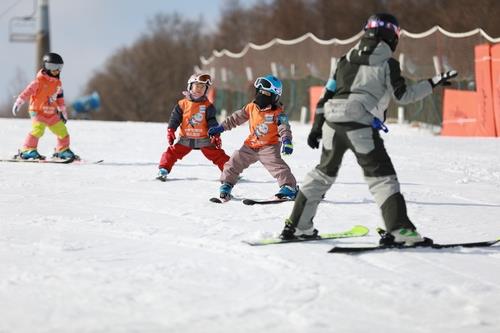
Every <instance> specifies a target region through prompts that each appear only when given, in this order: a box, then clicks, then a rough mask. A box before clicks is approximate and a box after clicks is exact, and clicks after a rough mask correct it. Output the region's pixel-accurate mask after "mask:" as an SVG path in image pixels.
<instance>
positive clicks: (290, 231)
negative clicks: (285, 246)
mask: <svg viewBox="0 0 500 333" xmlns="http://www.w3.org/2000/svg"><path fill="white" fill-rule="evenodd" d="M280 238H281V239H283V240H292V239H311V238H312V239H314V238H319V236H318V230H317V229H315V228H314V227H311V228H309V229H307V230H300V229H296V228H295V227H294V226H292V221H290V220H289V219H286V221H285V228H283V231H282V232H281V234H280Z"/></svg>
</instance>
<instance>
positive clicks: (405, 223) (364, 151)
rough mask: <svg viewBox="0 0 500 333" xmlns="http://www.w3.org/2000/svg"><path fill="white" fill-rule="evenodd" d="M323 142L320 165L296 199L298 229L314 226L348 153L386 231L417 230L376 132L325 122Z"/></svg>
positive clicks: (293, 215) (294, 221)
mask: <svg viewBox="0 0 500 333" xmlns="http://www.w3.org/2000/svg"><path fill="white" fill-rule="evenodd" d="M322 140H323V148H322V154H321V160H320V163H319V164H318V165H317V166H316V168H315V169H313V170H312V171H310V172H309V173H308V174H307V175H306V178H305V180H304V182H303V184H302V186H301V188H300V190H299V193H298V194H297V198H296V199H295V203H294V206H293V210H292V213H291V216H290V221H291V222H292V224H293V225H294V226H295V227H296V228H298V229H301V230H305V229H309V228H311V227H312V226H313V218H314V216H315V215H316V211H317V208H318V205H319V203H320V201H321V199H322V197H323V196H324V194H325V193H326V191H328V190H329V189H330V187H331V186H332V185H333V183H334V182H335V179H336V178H337V175H338V171H339V168H340V165H341V163H342V158H343V156H344V153H345V152H346V151H347V150H348V149H349V150H351V151H352V152H353V153H354V155H355V156H356V159H357V162H358V164H359V165H360V166H361V168H362V169H363V173H364V177H365V181H366V182H367V184H368V187H369V190H370V192H371V194H372V195H373V197H374V198H375V202H376V203H377V205H378V206H379V207H380V209H381V211H382V218H383V220H384V222H385V227H386V230H388V231H392V230H395V229H399V228H408V229H415V226H414V225H413V223H412V222H411V221H410V219H409V218H408V215H407V212H406V202H405V200H404V198H403V195H402V194H401V193H400V186H399V181H398V178H397V176H396V171H395V170H394V167H393V165H392V162H391V159H390V157H389V155H388V154H387V151H386V150H385V147H384V141H383V140H382V138H381V137H380V135H379V132H378V131H377V130H375V129H373V128H372V127H370V126H369V125H364V124H359V123H330V122H325V124H324V125H323V138H322ZM333 218H334V217H332V219H333Z"/></svg>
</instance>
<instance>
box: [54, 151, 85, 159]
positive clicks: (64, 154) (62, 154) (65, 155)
mask: <svg viewBox="0 0 500 333" xmlns="http://www.w3.org/2000/svg"><path fill="white" fill-rule="evenodd" d="M52 158H54V159H61V160H77V159H79V158H78V156H77V155H75V153H73V152H72V151H71V149H69V148H66V149H64V150H61V151H56V152H55V153H54V154H53V155H52Z"/></svg>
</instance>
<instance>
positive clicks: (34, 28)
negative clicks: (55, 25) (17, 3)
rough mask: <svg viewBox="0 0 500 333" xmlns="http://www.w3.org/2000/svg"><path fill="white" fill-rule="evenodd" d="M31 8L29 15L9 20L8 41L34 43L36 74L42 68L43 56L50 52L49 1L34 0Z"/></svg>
mask: <svg viewBox="0 0 500 333" xmlns="http://www.w3.org/2000/svg"><path fill="white" fill-rule="evenodd" d="M33 7H34V8H33V13H32V14H31V15H29V16H22V17H13V18H11V19H10V21H9V40H10V41H11V42H13V43H33V42H36V62H35V63H36V64H37V65H36V66H37V67H36V68H35V72H36V71H38V70H39V69H40V68H41V67H42V57H43V55H44V54H45V53H48V52H50V31H49V0H34V3H33ZM37 9H38V10H37Z"/></svg>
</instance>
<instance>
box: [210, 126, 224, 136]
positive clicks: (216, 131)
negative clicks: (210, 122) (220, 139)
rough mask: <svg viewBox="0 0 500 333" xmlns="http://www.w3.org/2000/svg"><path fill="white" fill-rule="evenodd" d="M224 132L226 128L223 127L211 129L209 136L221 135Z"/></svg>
mask: <svg viewBox="0 0 500 333" xmlns="http://www.w3.org/2000/svg"><path fill="white" fill-rule="evenodd" d="M222 132H224V127H223V126H222V125H218V126H214V127H210V128H209V129H208V135H209V136H215V135H217V134H220V133H222Z"/></svg>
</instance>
